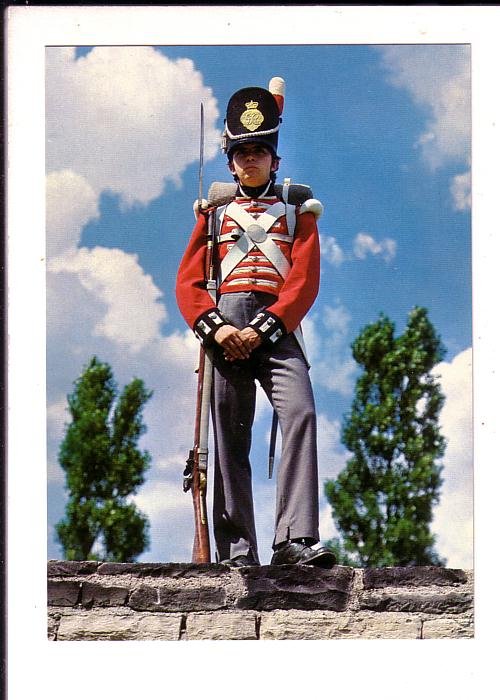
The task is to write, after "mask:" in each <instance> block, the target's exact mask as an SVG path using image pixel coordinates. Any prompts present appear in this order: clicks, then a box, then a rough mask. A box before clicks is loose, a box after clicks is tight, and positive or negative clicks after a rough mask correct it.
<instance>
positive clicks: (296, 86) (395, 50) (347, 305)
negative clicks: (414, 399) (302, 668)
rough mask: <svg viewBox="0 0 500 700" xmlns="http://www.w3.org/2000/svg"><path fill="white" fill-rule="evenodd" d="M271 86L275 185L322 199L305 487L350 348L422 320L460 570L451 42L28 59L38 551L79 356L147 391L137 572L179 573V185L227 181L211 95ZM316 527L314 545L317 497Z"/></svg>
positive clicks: (258, 489)
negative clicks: (35, 166) (34, 132)
mask: <svg viewBox="0 0 500 700" xmlns="http://www.w3.org/2000/svg"><path fill="white" fill-rule="evenodd" d="M275 75H279V76H282V77H283V78H284V79H285V81H286V97H285V108H284V113H283V125H282V128H281V131H280V147H279V150H280V155H281V156H282V161H281V166H280V172H279V174H278V178H279V179H282V178H283V177H291V178H292V181H294V182H303V183H307V184H309V185H310V186H311V187H312V188H313V191H314V194H315V196H316V197H317V198H318V199H320V200H321V201H322V203H323V205H324V207H325V211H324V215H323V217H322V218H321V219H320V221H319V229H320V233H321V242H322V281H321V291H320V295H319V297H318V299H317V302H316V303H315V305H314V307H313V309H312V310H311V312H310V314H309V315H308V317H307V319H306V321H305V323H304V331H305V337H306V343H307V346H308V351H309V356H310V359H311V361H312V369H311V376H312V380H313V385H314V389H315V395H316V401H317V411H318V421H319V448H320V466H319V468H320V478H321V480H324V479H326V478H333V477H335V476H336V474H338V472H339V470H340V469H341V468H342V467H343V466H344V464H345V460H346V453H345V450H344V448H343V446H342V444H341V442H340V425H341V421H342V416H343V415H344V414H345V412H346V411H348V409H349V406H350V403H351V401H352V397H353V390H354V382H355V378H356V372H357V370H356V366H355V364H354V362H353V361H352V358H351V353H350V344H351V343H352V341H353V340H354V338H355V337H356V336H357V334H358V333H359V331H360V330H361V328H362V327H363V326H365V325H366V324H368V323H372V322H373V321H375V320H376V319H377V317H378V315H379V313H380V312H383V313H385V314H387V315H388V316H389V317H390V318H391V319H393V320H394V321H395V322H396V327H397V331H398V332H401V331H402V330H403V328H404V324H405V321H406V317H407V315H408V313H409V311H410V310H411V308H412V307H413V306H415V305H420V306H425V307H426V308H427V309H428V311H429V316H430V319H431V321H432V323H433V324H434V325H435V327H436V330H437V332H438V333H439V334H440V335H441V338H442V340H443V342H444V345H445V346H446V348H447V350H448V352H447V355H446V358H445V361H444V362H443V363H442V364H441V365H440V366H439V368H437V372H438V373H439V375H440V377H441V383H442V388H443V391H444V393H445V395H446V397H447V402H446V404H445V408H444V409H443V412H442V417H441V423H442V430H443V433H444V434H445V436H446V437H447V439H448V448H447V452H446V455H445V458H444V465H445V470H444V477H445V483H444V486H443V489H442V499H441V504H440V506H439V507H438V508H437V509H436V511H435V521H434V523H433V530H434V531H435V532H436V534H437V536H438V541H437V549H438V551H439V553H440V555H441V556H443V557H445V558H446V559H447V561H448V565H449V566H459V567H466V568H470V567H471V566H472V424H471V421H472V408H471V371H472V360H471V345H472V328H471V290H472V284H471V217H470V122H471V114H470V56H469V49H468V47H467V46H464V45H423V44H419V45H407V46H402V45H391V46H376V45H321V46H298V45H288V46H279V47H278V46H187V45H186V46H175V47H160V46H155V47H152V46H142V47H128V48H127V47H107V48H106V47H101V48H91V47H87V48H85V49H79V50H78V51H76V50H74V49H72V48H69V47H68V48H48V49H47V52H46V95H47V102H46V104H47V112H46V124H47V131H46V138H47V143H46V147H47V150H46V163H47V367H48V371H47V397H48V405H47V413H48V459H49V469H48V477H49V483H48V520H49V522H48V554H49V558H60V557H61V555H62V553H61V550H60V548H59V546H58V545H57V543H56V542H55V539H54V532H53V527H54V524H55V523H56V522H57V521H58V520H59V519H60V518H61V517H62V515H63V513H64V505H65V499H66V496H65V491H64V475H63V473H62V471H61V470H60V468H59V466H58V464H57V447H58V444H59V442H60V440H61V439H62V436H63V433H64V423H65V421H67V420H68V414H67V412H66V396H67V394H68V393H69V392H70V391H71V386H72V382H73V380H74V379H75V378H76V377H77V376H78V374H79V373H80V371H81V369H82V367H83V366H84V364H85V363H86V362H87V361H88V359H89V358H90V357H91V356H92V355H93V354H97V356H98V357H99V358H100V359H101V360H103V361H107V362H109V363H110V364H111V365H112V367H113V370H114V372H115V376H116V379H117V380H118V382H119V383H120V385H121V386H123V384H124V383H126V382H128V381H130V380H131V378H132V377H133V376H139V377H141V378H143V379H144V380H145V382H146V385H147V386H148V387H149V388H150V389H153V391H154V396H153V398H152V399H151V401H150V402H149V404H148V406H147V408H146V411H145V420H146V423H147V426H148V432H147V434H146V435H145V436H144V438H143V440H142V443H141V444H142V446H143V447H144V448H147V449H148V450H149V451H150V452H151V454H152V457H153V466H152V469H151V470H150V472H149V473H148V479H147V482H146V484H145V485H144V486H143V487H142V489H141V490H140V492H139V494H138V496H137V498H136V501H137V503H138V505H139V507H140V508H141V509H142V510H143V511H144V512H145V513H146V514H147V515H148V517H149V519H150V522H151V548H150V550H149V551H148V552H146V553H145V554H144V555H143V556H142V557H141V559H142V560H143V561H189V559H190V552H191V545H192V514H191V502H190V500H191V499H190V497H189V496H188V495H185V494H183V493H182V487H181V483H182V478H181V475H182V470H183V466H184V461H185V458H186V456H187V452H188V449H189V446H190V442H191V440H192V422H193V412H194V382H195V378H194V368H195V366H196V355H197V343H196V341H195V340H194V338H193V336H192V333H191V332H190V331H189V329H186V326H185V324H184V321H183V320H182V318H181V317H180V315H179V312H178V310H177V308H176V305H175V300H174V297H173V288H174V283H175V275H176V270H177V266H178V263H179V260H180V257H181V255H182V253H183V250H184V247H185V245H186V243H187V240H188V237H189V235H190V232H191V229H192V226H193V224H194V218H193V213H192V203H193V201H194V199H195V198H196V197H197V192H198V183H197V177H198V162H197V154H198V138H199V136H198V116H199V104H200V101H203V103H204V106H205V118H206V136H205V141H206V153H205V172H204V181H205V192H206V190H207V188H208V185H209V183H210V182H212V181H214V180H225V181H228V180H229V179H230V178H229V177H228V172H227V169H226V163H225V157H224V156H223V155H221V154H220V152H219V150H218V139H219V134H220V131H221V129H222V127H223V116H224V110H225V106H226V104H227V100H228V98H229V97H230V95H231V94H232V93H233V92H235V91H236V90H237V89H239V88H240V87H243V86H246V85H261V86H264V87H267V84H268V81H269V79H270V78H271V77H273V76H275ZM270 418H271V411H270V409H269V407H268V406H267V404H266V401H265V399H263V397H262V396H260V399H259V404H258V413H257V419H256V424H255V431H254V441H253V444H254V447H253V451H252V456H253V462H254V478H255V499H256V510H257V519H258V534H259V544H260V549H261V552H260V553H261V560H262V563H267V562H268V560H269V557H270V555H271V550H270V542H271V541H272V537H273V532H272V523H273V510H274V483H272V482H269V481H268V479H267V465H266V454H267V437H268V433H269V429H270ZM320 529H321V535H322V538H323V539H327V538H328V537H330V536H332V535H333V534H334V528H333V521H332V518H331V516H330V514H329V509H328V507H327V505H326V503H325V501H324V500H323V501H322V512H321V528H320Z"/></svg>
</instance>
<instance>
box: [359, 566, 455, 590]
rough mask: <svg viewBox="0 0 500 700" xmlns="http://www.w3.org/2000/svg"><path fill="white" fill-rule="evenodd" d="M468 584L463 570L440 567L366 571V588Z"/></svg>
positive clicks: (404, 567)
mask: <svg viewBox="0 0 500 700" xmlns="http://www.w3.org/2000/svg"><path fill="white" fill-rule="evenodd" d="M463 583H467V574H466V573H465V571H463V570H462V569H443V568H442V567H439V566H388V567H386V568H380V569H365V570H364V571H363V585H364V587H365V588H367V589H370V588H388V587H398V586H411V587H420V586H452V585H457V584H463Z"/></svg>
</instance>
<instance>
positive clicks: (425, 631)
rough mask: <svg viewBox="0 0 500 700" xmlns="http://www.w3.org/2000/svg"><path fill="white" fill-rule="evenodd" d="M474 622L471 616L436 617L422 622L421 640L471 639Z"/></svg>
mask: <svg viewBox="0 0 500 700" xmlns="http://www.w3.org/2000/svg"><path fill="white" fill-rule="evenodd" d="M473 637H474V620H473V617H472V616H471V615H464V616H460V617H437V618H433V619H431V620H424V623H423V625H422V639H472V638H473Z"/></svg>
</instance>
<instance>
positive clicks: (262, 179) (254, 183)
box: [229, 143, 277, 187]
mask: <svg viewBox="0 0 500 700" xmlns="http://www.w3.org/2000/svg"><path fill="white" fill-rule="evenodd" d="M276 164H277V163H276V161H275V160H274V158H273V156H272V155H271V153H270V152H269V151H268V150H267V148H266V147H265V146H261V145H260V144H259V143H248V144H242V145H241V146H238V148H235V150H234V151H233V158H232V160H231V162H230V163H229V170H230V171H231V172H232V173H233V175H236V176H237V178H238V180H239V181H240V183H241V184H242V185H243V187H244V186H245V185H248V186H249V187H260V185H265V184H266V182H268V180H269V177H270V175H271V170H275V169H276V167H275V166H276Z"/></svg>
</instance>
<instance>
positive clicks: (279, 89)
mask: <svg viewBox="0 0 500 700" xmlns="http://www.w3.org/2000/svg"><path fill="white" fill-rule="evenodd" d="M268 90H269V92H270V93H271V95H272V96H273V97H274V99H275V100H276V104H277V105H278V109H279V113H280V115H281V114H282V112H283V106H284V104H285V81H284V80H283V78H280V77H278V76H276V77H274V78H271V80H270V81H269V87H268Z"/></svg>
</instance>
